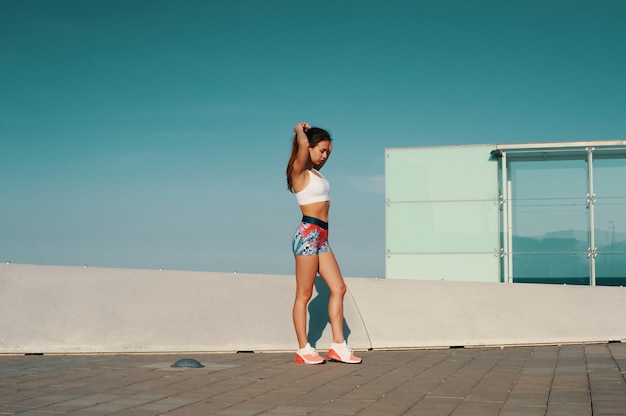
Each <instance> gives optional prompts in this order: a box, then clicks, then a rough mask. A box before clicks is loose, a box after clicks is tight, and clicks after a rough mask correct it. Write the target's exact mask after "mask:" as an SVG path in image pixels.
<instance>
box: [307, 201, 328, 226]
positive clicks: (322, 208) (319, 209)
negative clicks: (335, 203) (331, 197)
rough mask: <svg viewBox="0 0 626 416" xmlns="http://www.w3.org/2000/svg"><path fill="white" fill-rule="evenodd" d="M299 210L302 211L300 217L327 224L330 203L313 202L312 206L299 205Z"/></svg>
mask: <svg viewBox="0 0 626 416" xmlns="http://www.w3.org/2000/svg"><path fill="white" fill-rule="evenodd" d="M300 210H302V215H306V216H307V217H313V218H317V219H318V220H322V221H324V222H328V211H329V210H330V201H323V202H314V203H312V204H306V205H300Z"/></svg>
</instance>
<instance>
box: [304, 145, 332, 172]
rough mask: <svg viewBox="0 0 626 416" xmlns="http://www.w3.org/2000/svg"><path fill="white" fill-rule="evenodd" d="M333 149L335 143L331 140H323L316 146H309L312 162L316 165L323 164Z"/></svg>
mask: <svg viewBox="0 0 626 416" xmlns="http://www.w3.org/2000/svg"><path fill="white" fill-rule="evenodd" d="M332 150H333V145H332V144H331V143H330V140H322V141H321V142H319V143H318V144H317V145H316V146H315V147H309V155H310V157H311V162H313V164H314V165H315V166H319V165H323V164H324V162H326V159H328V157H329V156H330V152H332Z"/></svg>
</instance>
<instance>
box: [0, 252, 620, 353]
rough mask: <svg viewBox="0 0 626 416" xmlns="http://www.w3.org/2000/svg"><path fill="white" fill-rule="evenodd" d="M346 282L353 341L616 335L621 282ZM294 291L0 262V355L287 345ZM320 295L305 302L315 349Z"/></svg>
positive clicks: (408, 343) (284, 279)
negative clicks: (598, 284)
mask: <svg viewBox="0 0 626 416" xmlns="http://www.w3.org/2000/svg"><path fill="white" fill-rule="evenodd" d="M346 283H347V285H348V293H347V295H346V300H345V320H346V325H347V327H349V331H348V332H347V333H349V337H348V340H349V342H350V344H351V345H352V346H353V347H354V348H355V349H367V348H374V349H379V348H424V347H448V346H461V345H463V346H478V345H508V344H536V343H566V342H604V341H610V340H624V339H626V320H624V319H623V317H624V316H626V290H625V289H623V288H608V287H578V286H577V287H575V286H567V287H564V286H549V285H521V284H499V283H465V282H439V281H412V280H384V279H379V280H376V279H365V278H347V279H346ZM294 291H295V283H294V277H293V276H276V275H245V274H231V273H205V272H181V271H159V270H132V269H107V268H91V267H60V266H34V265H17V264H2V265H0V353H97V352H182V351H189V352H190V351H215V352H219V351H285V350H286V351H291V350H294V348H295V347H296V340H295V335H294V332H293V324H292V321H291V306H292V302H293V295H294ZM326 297H327V289H326V288H325V287H324V286H320V289H319V295H318V297H316V298H314V299H313V300H312V302H311V304H310V309H311V310H312V314H311V316H312V318H311V323H310V327H311V329H312V335H314V339H313V341H314V342H315V340H316V339H319V342H317V347H318V348H319V349H320V350H324V349H326V348H327V346H328V344H329V343H330V329H329V327H328V325H326V320H327V318H326V317H325V316H324V311H325V305H326V301H327V298H326ZM313 333H315V334H317V335H315V334H313Z"/></svg>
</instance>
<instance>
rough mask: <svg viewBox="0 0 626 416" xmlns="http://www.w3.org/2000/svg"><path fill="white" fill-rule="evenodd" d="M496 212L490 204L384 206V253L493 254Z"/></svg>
mask: <svg viewBox="0 0 626 416" xmlns="http://www.w3.org/2000/svg"><path fill="white" fill-rule="evenodd" d="M499 210H500V205H498V204H496V203H494V201H459V202H405V203H401V202H398V203H388V204H387V210H386V216H387V220H386V226H385V231H386V233H387V238H386V240H387V251H388V252H391V253H450V252H455V253H464V252H465V253H469V252H472V253H479V252H487V253H494V252H495V251H497V250H498V232H499V227H498V212H499Z"/></svg>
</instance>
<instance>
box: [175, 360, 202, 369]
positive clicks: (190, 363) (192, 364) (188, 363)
mask: <svg viewBox="0 0 626 416" xmlns="http://www.w3.org/2000/svg"><path fill="white" fill-rule="evenodd" d="M171 367H186V368H203V367H204V366H203V365H202V364H200V362H199V361H198V360H194V359H193V358H181V359H180V360H178V361H176V362H175V363H174V364H172V365H171Z"/></svg>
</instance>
